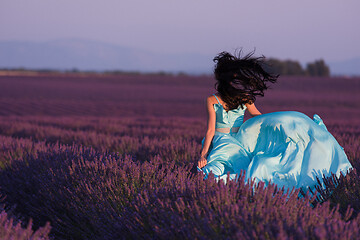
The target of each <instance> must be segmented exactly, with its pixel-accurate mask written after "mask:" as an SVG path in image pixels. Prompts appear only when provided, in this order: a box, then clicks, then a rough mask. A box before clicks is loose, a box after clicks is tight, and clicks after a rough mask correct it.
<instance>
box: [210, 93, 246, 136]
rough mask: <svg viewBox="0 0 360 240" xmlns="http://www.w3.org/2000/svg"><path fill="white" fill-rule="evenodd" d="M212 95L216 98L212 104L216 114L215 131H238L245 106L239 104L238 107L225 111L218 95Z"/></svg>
mask: <svg viewBox="0 0 360 240" xmlns="http://www.w3.org/2000/svg"><path fill="white" fill-rule="evenodd" d="M213 95H214V97H215V99H216V100H217V103H215V104H214V105H213V106H214V110H215V114H216V122H215V131H216V132H221V133H236V132H238V130H239V127H240V126H241V124H242V123H243V121H244V114H245V110H246V106H244V105H239V106H238V108H235V109H231V110H228V111H226V110H225V108H224V106H223V105H222V104H221V102H220V101H219V98H218V96H216V95H215V94H213Z"/></svg>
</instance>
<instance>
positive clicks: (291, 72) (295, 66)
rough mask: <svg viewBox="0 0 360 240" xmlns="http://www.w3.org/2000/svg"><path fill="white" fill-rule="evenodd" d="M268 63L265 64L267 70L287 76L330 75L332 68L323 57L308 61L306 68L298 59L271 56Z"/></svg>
mask: <svg viewBox="0 0 360 240" xmlns="http://www.w3.org/2000/svg"><path fill="white" fill-rule="evenodd" d="M266 65H267V66H265V68H266V70H267V71H269V72H271V73H274V74H279V75H285V76H317V77H318V76H323V77H328V76H329V75H330V69H329V67H328V66H327V65H326V63H325V62H324V60H322V59H320V60H316V61H314V62H312V63H308V64H307V65H306V68H305V69H304V68H303V67H302V66H301V64H300V63H299V62H298V61H295V60H279V59H275V58H269V59H268V60H266Z"/></svg>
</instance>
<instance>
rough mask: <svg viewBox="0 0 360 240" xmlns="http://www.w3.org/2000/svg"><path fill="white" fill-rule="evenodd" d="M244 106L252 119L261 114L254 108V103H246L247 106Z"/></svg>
mask: <svg viewBox="0 0 360 240" xmlns="http://www.w3.org/2000/svg"><path fill="white" fill-rule="evenodd" d="M245 106H246V108H247V110H248V111H249V113H250V115H251V116H252V117H255V116H258V115H261V112H260V111H259V110H258V109H257V108H256V106H255V104H254V103H251V104H250V103H247V104H245Z"/></svg>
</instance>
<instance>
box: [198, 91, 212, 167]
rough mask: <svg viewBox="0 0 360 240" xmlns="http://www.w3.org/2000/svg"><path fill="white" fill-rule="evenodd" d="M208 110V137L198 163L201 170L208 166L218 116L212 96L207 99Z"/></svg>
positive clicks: (206, 136)
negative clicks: (208, 156)
mask: <svg viewBox="0 0 360 240" xmlns="http://www.w3.org/2000/svg"><path fill="white" fill-rule="evenodd" d="M206 108H207V113H208V121H207V131H206V135H205V141H204V146H203V148H202V150H201V155H200V159H199V161H198V167H199V168H202V167H204V166H205V165H206V156H207V153H208V151H209V147H210V144H211V141H212V139H213V137H214V134H215V121H216V115H215V110H214V107H213V101H212V96H210V97H208V98H207V100H206Z"/></svg>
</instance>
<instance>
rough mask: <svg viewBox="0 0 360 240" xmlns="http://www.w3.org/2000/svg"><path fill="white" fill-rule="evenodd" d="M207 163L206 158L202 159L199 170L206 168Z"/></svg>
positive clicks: (199, 162)
mask: <svg viewBox="0 0 360 240" xmlns="http://www.w3.org/2000/svg"><path fill="white" fill-rule="evenodd" d="M206 163H207V161H206V158H205V157H200V159H199V161H198V167H199V168H203V167H205V165H206Z"/></svg>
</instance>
